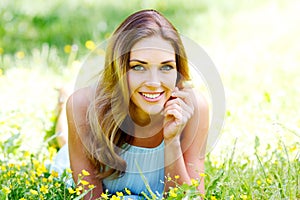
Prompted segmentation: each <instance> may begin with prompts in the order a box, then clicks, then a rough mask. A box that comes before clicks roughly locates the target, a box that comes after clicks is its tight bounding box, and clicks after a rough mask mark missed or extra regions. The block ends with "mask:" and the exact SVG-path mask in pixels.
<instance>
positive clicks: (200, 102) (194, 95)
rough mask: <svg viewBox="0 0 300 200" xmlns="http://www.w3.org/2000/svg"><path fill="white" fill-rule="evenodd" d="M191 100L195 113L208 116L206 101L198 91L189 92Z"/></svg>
mask: <svg viewBox="0 0 300 200" xmlns="http://www.w3.org/2000/svg"><path fill="white" fill-rule="evenodd" d="M189 92H190V97H191V100H192V102H193V104H194V107H195V112H200V113H202V114H208V111H209V106H208V102H207V99H206V98H205V96H204V95H203V94H202V93H201V91H200V90H198V89H195V88H194V89H192V90H190V91H189Z"/></svg>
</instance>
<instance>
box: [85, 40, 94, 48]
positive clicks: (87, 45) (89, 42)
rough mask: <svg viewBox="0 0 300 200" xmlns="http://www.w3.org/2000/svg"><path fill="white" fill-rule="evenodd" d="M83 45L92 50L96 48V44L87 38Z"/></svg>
mask: <svg viewBox="0 0 300 200" xmlns="http://www.w3.org/2000/svg"><path fill="white" fill-rule="evenodd" d="M85 47H86V48H87V49H89V50H94V49H95V48H96V45H95V43H94V42H93V41H92V40H88V41H86V42H85Z"/></svg>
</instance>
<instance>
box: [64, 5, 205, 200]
mask: <svg viewBox="0 0 300 200" xmlns="http://www.w3.org/2000/svg"><path fill="white" fill-rule="evenodd" d="M189 83H190V77H189V70H188V63H187V58H186V54H185V50H184V47H183V44H182V41H181V39H180V36H179V34H178V32H177V31H176V29H175V28H174V27H173V25H172V24H171V23H170V22H169V21H168V20H167V19H166V18H165V17H163V16H162V15H161V14H160V13H158V12H157V11H154V10H142V11H139V12H136V13H134V14H132V15H131V16H129V17H128V18H127V19H126V20H125V21H124V22H123V23H122V24H121V25H120V26H119V27H118V28H117V29H116V31H115V32H114V33H113V36H112V38H111V39H110V41H109V43H108V46H107V49H106V56H105V68H104V71H103V72H102V73H101V74H100V75H99V81H98V83H97V86H95V87H88V88H83V89H80V90H78V91H76V92H75V93H73V94H72V95H71V97H70V98H69V99H68V102H67V118H68V127H69V139H68V150H69V156H70V166H71V169H72V171H73V179H74V181H75V182H77V179H78V174H80V173H81V171H82V170H83V169H85V170H87V171H89V172H90V173H91V175H90V176H87V177H85V180H87V181H88V182H90V183H91V184H93V185H95V186H96V187H95V189H93V191H92V193H93V195H94V197H99V196H100V195H101V193H102V192H105V190H108V191H109V193H115V192H117V191H123V190H124V188H128V189H129V190H130V191H131V193H132V195H141V193H145V194H147V195H149V194H150V193H151V192H150V191H149V188H148V189H147V185H149V186H150V188H151V190H152V192H153V193H154V194H155V195H156V196H160V197H161V196H162V194H163V192H164V190H168V188H169V186H172V182H170V181H167V180H166V179H165V177H171V178H174V176H176V175H177V176H176V177H177V178H178V177H179V178H178V179H177V180H176V181H177V182H178V183H179V184H182V183H184V182H185V183H191V179H192V178H193V179H200V176H199V173H201V172H203V171H204V157H205V143H206V138H207V131H208V126H209V125H208V123H209V122H208V121H209V119H208V118H209V117H208V105H207V102H206V101H205V99H204V98H203V96H202V95H201V94H200V93H199V92H198V91H197V90H195V89H194V88H192V86H191V84H189ZM203 182H204V181H203V180H202V181H201V184H200V185H199V190H200V191H201V192H202V193H204V183H203ZM87 196H89V195H87ZM87 198H89V197H87ZM131 198H133V196H131Z"/></svg>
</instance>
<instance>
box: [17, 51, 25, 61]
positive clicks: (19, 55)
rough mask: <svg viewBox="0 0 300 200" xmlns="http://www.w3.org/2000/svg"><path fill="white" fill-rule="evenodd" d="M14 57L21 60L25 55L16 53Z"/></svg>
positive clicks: (20, 52)
mask: <svg viewBox="0 0 300 200" xmlns="http://www.w3.org/2000/svg"><path fill="white" fill-rule="evenodd" d="M16 57H17V58H18V59H20V60H21V59H23V58H24V57H25V53H24V51H18V52H17V53H16Z"/></svg>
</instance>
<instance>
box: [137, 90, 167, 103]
mask: <svg viewBox="0 0 300 200" xmlns="http://www.w3.org/2000/svg"><path fill="white" fill-rule="evenodd" d="M163 93H164V92H155V93H147V92H140V94H141V95H142V96H143V97H144V98H145V99H146V100H148V101H158V100H159V99H160V97H161V96H162V94H163Z"/></svg>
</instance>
